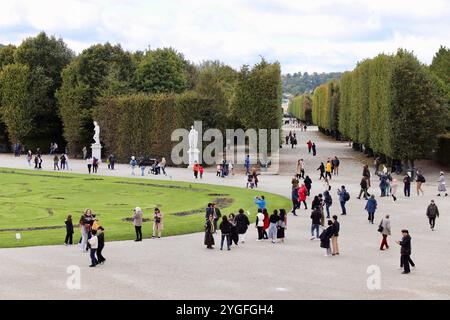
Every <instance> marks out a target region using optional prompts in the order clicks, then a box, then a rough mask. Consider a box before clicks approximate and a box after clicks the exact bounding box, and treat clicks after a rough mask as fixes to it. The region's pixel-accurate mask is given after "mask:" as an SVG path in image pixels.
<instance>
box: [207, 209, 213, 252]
mask: <svg viewBox="0 0 450 320" xmlns="http://www.w3.org/2000/svg"><path fill="white" fill-rule="evenodd" d="M214 231H215V230H214V219H213V216H212V214H211V215H209V217H208V220H206V223H205V246H206V248H208V249H214V248H213V245H214V236H213V234H214Z"/></svg>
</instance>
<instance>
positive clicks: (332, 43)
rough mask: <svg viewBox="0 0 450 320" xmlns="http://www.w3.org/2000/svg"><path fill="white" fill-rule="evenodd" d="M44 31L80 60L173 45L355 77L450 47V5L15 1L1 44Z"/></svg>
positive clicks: (432, 0)
mask: <svg viewBox="0 0 450 320" xmlns="http://www.w3.org/2000/svg"><path fill="white" fill-rule="evenodd" d="M40 31H45V32H46V33H47V34H49V35H55V36H57V37H62V38H63V39H64V41H65V42H66V43H67V44H68V45H69V47H70V48H71V49H73V50H74V51H75V52H77V53H80V52H81V51H82V50H83V49H85V48H87V47H89V46H91V45H92V44H95V43H105V42H110V43H114V44H115V43H120V44H121V45H122V47H123V48H125V49H126V50H131V51H134V50H145V49H148V48H157V47H173V48H175V49H176V50H178V51H179V52H182V53H183V54H184V56H185V57H186V58H187V59H188V60H191V61H193V62H195V63H199V62H201V61H203V60H221V61H223V62H224V63H226V64H229V65H231V66H232V67H234V68H239V67H240V66H241V65H243V64H249V65H252V64H254V63H256V62H258V61H259V60H260V57H261V56H263V57H264V58H265V59H266V60H268V61H271V62H273V61H279V62H280V64H281V68H282V72H283V73H294V72H305V71H306V72H332V71H346V70H352V69H353V68H354V67H355V65H356V63H357V62H358V61H361V60H363V59H365V58H369V57H373V56H376V55H377V54H378V53H382V52H383V53H394V52H395V51H396V50H397V48H399V47H402V48H405V49H408V50H411V51H414V53H415V54H416V55H417V57H418V58H419V59H420V60H421V61H422V62H424V63H427V64H429V63H431V60H432V58H433V55H434V54H435V52H436V51H437V50H438V49H439V47H440V45H444V46H446V47H450V0H310V1H303V0H163V1H161V0H159V1H155V0H59V1H54V0H40V1H35V0H9V1H2V3H1V9H0V43H1V44H9V43H12V44H16V45H19V44H20V43H21V41H22V40H23V39H24V38H26V37H30V36H35V35H36V34H37V33H39V32H40Z"/></svg>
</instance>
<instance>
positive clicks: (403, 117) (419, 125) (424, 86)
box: [312, 49, 449, 162]
mask: <svg viewBox="0 0 450 320" xmlns="http://www.w3.org/2000/svg"><path fill="white" fill-rule="evenodd" d="M312 101H313V104H312V120H313V122H314V124H316V125H317V126H319V128H320V129H321V130H322V131H326V132H328V133H332V134H333V133H334V132H335V131H338V134H340V135H341V136H343V137H345V138H347V139H351V140H352V141H353V142H354V143H356V144H359V145H364V146H365V148H366V149H369V150H370V149H371V150H372V151H373V152H374V153H376V154H379V155H384V156H386V158H388V159H401V160H405V161H411V162H413V161H414V160H415V159H421V158H425V157H429V155H430V154H431V152H432V150H433V149H434V148H435V147H436V143H437V138H436V136H437V135H438V134H439V133H442V131H443V130H444V128H445V125H446V124H447V125H448V122H449V119H448V117H447V111H446V108H445V97H443V96H442V94H441V92H440V91H439V88H437V87H436V85H435V81H434V80H433V78H432V76H430V72H429V71H428V70H427V68H426V66H424V65H423V64H421V63H420V62H419V61H418V60H417V58H416V57H415V56H414V55H413V54H412V53H410V52H408V51H406V50H402V49H399V50H398V52H397V54H395V55H385V54H380V55H378V56H376V57H375V58H373V59H366V60H363V61H362V62H360V63H358V65H357V66H356V68H355V69H354V70H353V71H351V72H346V73H344V74H343V75H342V77H341V79H340V81H339V82H333V81H332V82H328V83H325V84H323V85H321V86H319V87H317V88H316V89H315V90H314V95H313V98H312ZM440 141H441V142H442V139H441V140H440ZM442 143H444V142H442ZM443 152H444V153H445V151H443Z"/></svg>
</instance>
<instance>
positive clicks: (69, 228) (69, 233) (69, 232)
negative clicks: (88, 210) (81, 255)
mask: <svg viewBox="0 0 450 320" xmlns="http://www.w3.org/2000/svg"><path fill="white" fill-rule="evenodd" d="M65 224H66V239H65V240H64V243H65V244H66V245H68V244H73V222H72V215H70V214H69V215H68V216H67V219H66V221H65Z"/></svg>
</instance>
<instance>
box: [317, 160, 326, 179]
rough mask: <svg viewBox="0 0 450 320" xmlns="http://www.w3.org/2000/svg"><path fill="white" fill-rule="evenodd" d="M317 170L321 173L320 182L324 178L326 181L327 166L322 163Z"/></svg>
mask: <svg viewBox="0 0 450 320" xmlns="http://www.w3.org/2000/svg"><path fill="white" fill-rule="evenodd" d="M317 170H319V171H320V177H319V180H322V178H324V179H325V165H324V164H323V162H321V163H320V166H319V167H318V168H317Z"/></svg>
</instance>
